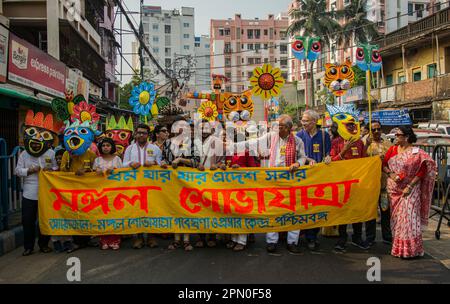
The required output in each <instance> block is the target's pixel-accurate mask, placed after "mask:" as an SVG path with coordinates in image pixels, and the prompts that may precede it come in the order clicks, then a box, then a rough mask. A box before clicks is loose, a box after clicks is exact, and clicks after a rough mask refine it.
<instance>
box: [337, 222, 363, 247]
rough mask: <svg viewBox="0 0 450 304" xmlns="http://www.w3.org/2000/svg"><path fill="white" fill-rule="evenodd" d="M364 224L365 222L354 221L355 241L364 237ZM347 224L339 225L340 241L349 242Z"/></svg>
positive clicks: (353, 236) (353, 238)
mask: <svg viewBox="0 0 450 304" xmlns="http://www.w3.org/2000/svg"><path fill="white" fill-rule="evenodd" d="M362 224H363V223H354V224H352V226H353V235H352V240H353V241H359V240H361V238H362ZM347 238H348V235H347V225H339V242H343V243H345V242H347Z"/></svg>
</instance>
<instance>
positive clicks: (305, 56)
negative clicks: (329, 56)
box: [291, 36, 322, 109]
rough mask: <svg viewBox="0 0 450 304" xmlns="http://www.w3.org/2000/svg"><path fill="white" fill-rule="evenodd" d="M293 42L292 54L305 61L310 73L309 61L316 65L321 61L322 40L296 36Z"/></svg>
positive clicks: (306, 84)
mask: <svg viewBox="0 0 450 304" xmlns="http://www.w3.org/2000/svg"><path fill="white" fill-rule="evenodd" d="M294 39H295V40H294V42H292V45H291V46H292V53H293V54H294V57H295V58H297V59H298V60H300V61H302V60H305V69H306V73H308V61H310V62H311V64H314V61H315V60H317V59H319V57H320V54H321V53H322V45H321V43H320V38H318V37H309V36H295V38H294ZM305 90H306V92H305V93H306V94H305V107H306V109H308V77H306V79H305Z"/></svg>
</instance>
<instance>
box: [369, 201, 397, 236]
mask: <svg viewBox="0 0 450 304" xmlns="http://www.w3.org/2000/svg"><path fill="white" fill-rule="evenodd" d="M380 215H381V236H382V237H383V240H385V241H392V232H391V210H390V209H387V210H386V211H383V209H382V208H381V204H380ZM376 231H377V221H376V220H372V221H368V222H366V239H367V241H368V242H371V241H375V238H376Z"/></svg>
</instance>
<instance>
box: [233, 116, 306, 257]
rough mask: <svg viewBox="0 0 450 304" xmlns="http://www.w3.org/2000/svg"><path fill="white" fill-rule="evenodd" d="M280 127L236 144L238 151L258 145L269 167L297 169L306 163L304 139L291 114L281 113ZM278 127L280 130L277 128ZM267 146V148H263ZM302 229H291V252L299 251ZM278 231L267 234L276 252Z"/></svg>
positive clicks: (270, 244) (288, 239)
mask: <svg viewBox="0 0 450 304" xmlns="http://www.w3.org/2000/svg"><path fill="white" fill-rule="evenodd" d="M277 123H278V124H277V125H278V128H277V127H275V128H274V130H273V131H271V132H269V133H266V134H265V135H263V136H261V137H259V138H258V139H255V140H249V141H246V142H241V143H238V144H236V145H235V147H237V149H238V151H244V149H245V148H247V149H248V148H250V151H254V150H253V149H252V148H251V146H253V147H255V144H257V146H258V152H259V153H261V154H263V155H268V156H269V163H268V164H265V166H268V167H289V170H291V171H295V170H297V169H298V168H299V167H300V166H303V165H305V163H306V160H307V157H306V155H305V148H304V145H303V141H302V140H301V139H300V138H298V137H297V136H295V135H294V134H293V132H292V126H293V121H292V118H291V117H290V116H289V115H281V116H280V117H279V118H278V120H277ZM277 129H278V130H277ZM262 147H266V148H262ZM299 235H300V230H295V231H289V232H288V236H287V249H288V250H289V252H291V253H299V252H300V250H299V248H298V247H297V244H298V238H299ZM278 238H279V235H278V232H270V233H267V234H266V241H267V251H268V252H269V253H275V252H276V251H277V245H278Z"/></svg>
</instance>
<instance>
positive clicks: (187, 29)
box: [132, 6, 195, 84]
mask: <svg viewBox="0 0 450 304" xmlns="http://www.w3.org/2000/svg"><path fill="white" fill-rule="evenodd" d="M142 24H143V31H144V41H145V43H146V45H147V46H148V48H149V50H150V51H151V52H152V54H153V56H154V57H155V58H156V60H157V61H158V63H159V64H160V65H161V66H162V67H163V68H165V69H166V71H168V72H169V74H170V73H178V71H179V70H180V69H181V67H182V66H185V65H187V60H180V58H186V56H192V57H193V56H194V55H195V35H194V33H195V31H194V30H195V24H194V8H192V7H182V8H181V10H179V9H173V10H163V9H162V8H161V7H160V6H143V7H142ZM132 47H133V53H137V52H138V51H139V48H138V44H137V43H134V45H133V46H132ZM177 59H178V60H177ZM143 60H144V63H143V67H144V77H148V78H151V80H152V81H153V82H155V83H157V84H163V83H165V82H166V79H165V76H164V75H162V74H161V73H160V72H159V70H158V69H157V68H156V67H155V65H154V64H151V62H150V57H149V56H148V55H147V54H146V52H143ZM133 64H134V68H135V69H140V65H141V63H140V60H139V59H138V55H137V54H134V55H133ZM176 76H177V77H178V76H179V75H176Z"/></svg>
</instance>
